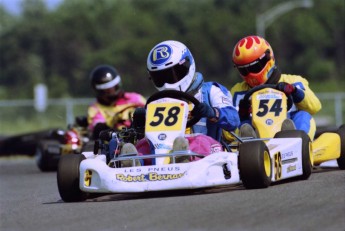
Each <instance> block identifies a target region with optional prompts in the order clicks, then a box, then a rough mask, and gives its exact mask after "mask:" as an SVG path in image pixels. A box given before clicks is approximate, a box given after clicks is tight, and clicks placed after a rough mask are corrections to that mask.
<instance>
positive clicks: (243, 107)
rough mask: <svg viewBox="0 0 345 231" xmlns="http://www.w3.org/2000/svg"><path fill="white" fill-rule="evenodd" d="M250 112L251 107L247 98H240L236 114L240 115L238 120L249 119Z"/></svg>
mask: <svg viewBox="0 0 345 231" xmlns="http://www.w3.org/2000/svg"><path fill="white" fill-rule="evenodd" d="M251 112H252V109H251V105H250V102H249V100H243V99H241V100H240V103H239V105H238V115H239V116H240V120H241V121H244V120H249V119H250V114H251Z"/></svg>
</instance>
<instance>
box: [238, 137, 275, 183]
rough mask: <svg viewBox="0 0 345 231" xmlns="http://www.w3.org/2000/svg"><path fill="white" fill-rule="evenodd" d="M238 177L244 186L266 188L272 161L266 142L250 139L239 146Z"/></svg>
mask: <svg viewBox="0 0 345 231" xmlns="http://www.w3.org/2000/svg"><path fill="white" fill-rule="evenodd" d="M239 171H240V178H241V180H242V183H243V185H244V187H245V188H247V189H256V188H267V187H268V186H270V184H271V177H272V162H271V158H270V154H269V150H268V148H267V146H266V144H265V143H264V142H263V141H261V140H258V141H250V142H245V143H242V144H241V145H240V146H239Z"/></svg>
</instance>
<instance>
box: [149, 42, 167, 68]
mask: <svg viewBox="0 0 345 231" xmlns="http://www.w3.org/2000/svg"><path fill="white" fill-rule="evenodd" d="M171 54H172V49H171V47H170V46H168V45H167V44H161V45H159V46H157V47H155V48H154V50H153V51H152V53H151V56H150V62H151V63H152V64H153V65H158V66H159V65H162V64H164V63H166V62H167V61H168V60H169V59H170V58H171Z"/></svg>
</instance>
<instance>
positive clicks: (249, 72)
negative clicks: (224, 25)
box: [231, 36, 321, 140]
mask: <svg viewBox="0 0 345 231" xmlns="http://www.w3.org/2000/svg"><path fill="white" fill-rule="evenodd" d="M232 61H233V63H234V66H235V67H236V68H237V70H238V72H239V74H240V76H241V77H242V79H243V81H242V82H240V83H237V84H235V85H234V86H233V87H232V88H231V93H232V95H233V96H234V106H236V107H237V106H238V107H239V115H240V120H241V127H240V134H241V135H242V136H253V134H254V135H255V132H254V130H253V128H252V126H248V124H250V105H248V104H247V103H245V102H244V101H243V100H241V99H243V97H244V95H245V94H246V92H247V91H248V90H250V89H251V88H252V87H255V86H258V85H262V84H277V89H278V90H280V91H283V92H284V93H285V94H286V95H291V96H292V99H293V106H292V108H291V109H290V110H289V112H288V117H289V119H287V120H286V121H284V122H283V124H282V130H289V129H297V130H303V131H305V132H306V133H307V134H308V135H309V137H310V138H311V140H313V138H314V135H315V131H316V125H315V120H314V119H313V117H312V115H313V114H315V113H317V112H318V111H319V110H320V109H321V103H320V101H319V99H318V98H317V97H316V96H315V94H314V92H313V91H312V90H311V89H310V88H309V86H308V81H307V80H306V79H305V78H303V77H302V76H299V75H291V74H282V73H281V72H280V70H279V68H278V67H277V65H276V62H275V57H274V53H273V50H272V47H271V46H270V44H269V43H268V42H267V41H266V40H265V39H264V38H262V37H259V36H247V37H245V38H242V39H241V40H240V41H239V42H238V43H237V44H236V45H235V47H234V50H233V52H232Z"/></svg>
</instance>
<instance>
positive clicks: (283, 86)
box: [276, 82, 296, 96]
mask: <svg viewBox="0 0 345 231" xmlns="http://www.w3.org/2000/svg"><path fill="white" fill-rule="evenodd" d="M276 88H277V90H279V91H282V92H284V93H285V94H286V95H288V96H289V95H291V94H293V93H294V92H295V91H296V87H295V86H294V85H292V84H289V83H286V82H280V83H278V84H277V87H276Z"/></svg>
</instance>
